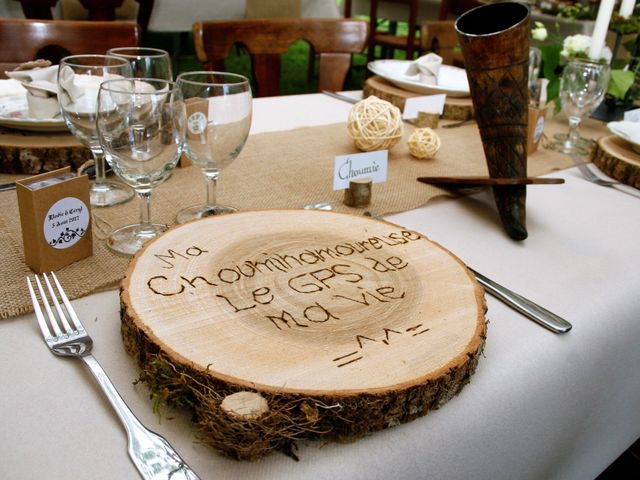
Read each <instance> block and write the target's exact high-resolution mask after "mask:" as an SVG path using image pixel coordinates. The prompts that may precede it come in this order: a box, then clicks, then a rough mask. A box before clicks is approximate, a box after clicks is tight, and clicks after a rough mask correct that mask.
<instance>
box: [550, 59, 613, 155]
mask: <svg viewBox="0 0 640 480" xmlns="http://www.w3.org/2000/svg"><path fill="white" fill-rule="evenodd" d="M609 75H610V68H609V65H608V64H606V63H598V62H594V61H591V60H586V59H573V60H571V61H570V62H569V63H568V64H567V65H566V66H565V67H564V71H563V72H562V78H561V79H560V101H561V103H562V110H563V111H564V112H565V114H566V115H567V116H568V117H569V133H568V134H566V135H564V134H561V135H557V136H556V137H555V138H556V139H557V140H558V141H557V142H555V143H554V144H553V148H554V149H555V150H558V151H560V152H563V153H574V152H578V153H586V151H588V150H589V148H590V142H589V141H588V140H586V139H584V138H581V137H580V135H579V133H578V127H579V126H580V122H581V121H582V117H583V116H584V115H587V114H589V113H591V112H592V111H593V110H595V109H596V107H597V106H598V105H600V102H602V99H603V98H604V95H605V93H606V92H607V85H608V84H609Z"/></svg>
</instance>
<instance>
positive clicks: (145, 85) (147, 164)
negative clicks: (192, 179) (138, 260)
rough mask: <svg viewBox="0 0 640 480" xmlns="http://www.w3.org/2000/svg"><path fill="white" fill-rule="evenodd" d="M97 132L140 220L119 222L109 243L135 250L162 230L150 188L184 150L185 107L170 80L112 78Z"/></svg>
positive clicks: (105, 87) (104, 88) (101, 101)
mask: <svg viewBox="0 0 640 480" xmlns="http://www.w3.org/2000/svg"><path fill="white" fill-rule="evenodd" d="M97 126H98V136H99V139H100V144H101V145H102V147H103V148H104V150H105V152H106V153H107V159H108V161H109V164H110V165H111V168H113V171H114V172H115V173H116V175H118V177H120V178H121V179H122V180H123V181H124V182H125V183H126V184H127V185H129V186H131V187H132V188H133V189H134V190H135V192H136V194H137V195H138V197H139V198H140V207H141V208H140V223H137V224H133V225H127V226H125V227H121V228H119V229H117V230H115V231H114V232H112V233H111V235H110V236H109V238H108V240H107V245H108V246H109V248H110V249H111V250H113V251H115V252H117V253H121V254H123V255H133V254H134V253H135V252H137V251H138V250H139V249H140V248H141V247H142V246H143V245H144V244H145V243H146V242H148V241H149V240H151V239H153V238H155V237H157V236H158V235H159V234H160V233H162V232H163V231H164V230H166V228H167V226H166V225H164V224H155V223H152V222H151V192H152V190H153V189H154V188H155V187H156V186H157V185H159V184H160V183H162V182H164V181H165V180H166V179H167V178H168V177H169V175H170V174H171V171H172V170H173V168H174V167H175V166H176V163H177V162H178V159H179V158H180V154H181V152H182V138H183V137H184V132H183V130H184V128H185V109H184V102H183V101H182V95H181V94H180V90H179V89H178V88H177V86H176V84H175V83H174V82H170V81H167V80H157V79H139V80H133V79H129V80H112V81H108V82H104V83H103V84H102V85H101V86H100V92H99V94H98V119H97Z"/></svg>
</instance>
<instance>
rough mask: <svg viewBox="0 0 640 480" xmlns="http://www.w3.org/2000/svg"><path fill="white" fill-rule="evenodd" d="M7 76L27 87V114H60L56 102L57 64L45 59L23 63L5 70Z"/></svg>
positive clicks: (42, 117) (44, 117) (39, 116)
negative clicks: (10, 69) (11, 69)
mask: <svg viewBox="0 0 640 480" xmlns="http://www.w3.org/2000/svg"><path fill="white" fill-rule="evenodd" d="M5 74H6V75H7V77H9V78H13V79H14V80H18V81H19V82H20V83H21V84H22V86H23V87H24V88H26V89H27V104H28V106H29V116H30V117H32V118H37V119H46V118H53V117H56V116H58V115H60V106H59V104H58V86H57V83H56V78H57V76H58V66H57V65H51V62H49V61H47V60H36V61H34V62H27V63H23V64H22V65H20V66H19V67H17V68H16V69H15V70H13V71H10V72H5Z"/></svg>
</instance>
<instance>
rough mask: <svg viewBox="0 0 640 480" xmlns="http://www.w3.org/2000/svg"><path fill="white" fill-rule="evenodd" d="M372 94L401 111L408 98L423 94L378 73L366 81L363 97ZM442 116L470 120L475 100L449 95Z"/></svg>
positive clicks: (447, 118) (445, 118)
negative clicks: (379, 75) (390, 80)
mask: <svg viewBox="0 0 640 480" xmlns="http://www.w3.org/2000/svg"><path fill="white" fill-rule="evenodd" d="M370 95H375V96H376V97H378V98H381V99H383V100H386V101H388V102H390V103H392V104H393V105H395V106H396V107H398V108H399V109H400V110H401V111H403V110H404V103H405V102H406V101H407V98H412V97H421V96H423V94H421V93H416V92H410V91H408V90H403V89H402V88H398V87H396V86H395V85H393V84H391V83H390V82H387V81H386V80H385V79H384V78H382V77H378V76H377V75H374V76H373V77H369V78H368V79H367V80H366V81H365V82H364V88H363V92H362V96H363V98H367V97H369V96H370ZM442 118H443V119H444V120H468V119H470V118H473V102H472V101H471V97H468V98H453V97H447V99H446V101H445V103H444V111H443V112H442Z"/></svg>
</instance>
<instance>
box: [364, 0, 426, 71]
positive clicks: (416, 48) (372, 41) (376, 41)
mask: <svg viewBox="0 0 640 480" xmlns="http://www.w3.org/2000/svg"><path fill="white" fill-rule="evenodd" d="M383 2H389V3H398V4H405V5H406V6H407V10H408V12H407V13H408V16H407V24H408V27H409V31H408V34H407V36H402V35H396V34H395V33H392V32H391V33H385V32H378V31H377V25H378V20H379V16H378V4H380V3H383ZM417 21H418V0H371V8H370V11H369V22H370V24H371V34H370V35H369V45H368V54H367V57H368V60H369V61H370V62H371V61H372V60H374V58H375V47H376V46H377V45H380V46H381V47H382V48H383V49H388V50H389V51H390V52H391V54H390V55H391V56H392V55H393V50H396V49H397V50H404V51H405V52H406V58H407V59H413V53H414V52H418V54H419V53H420V51H421V44H420V39H419V38H416V24H417Z"/></svg>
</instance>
